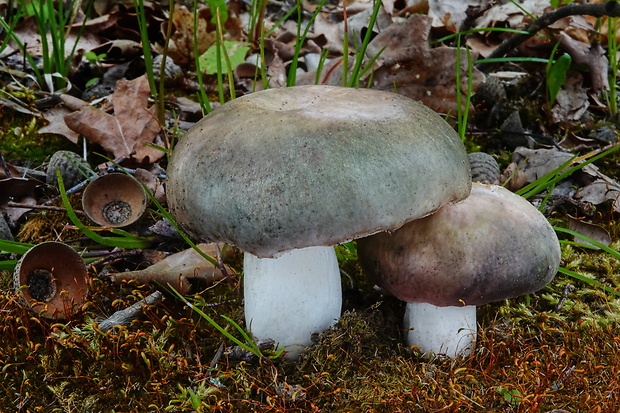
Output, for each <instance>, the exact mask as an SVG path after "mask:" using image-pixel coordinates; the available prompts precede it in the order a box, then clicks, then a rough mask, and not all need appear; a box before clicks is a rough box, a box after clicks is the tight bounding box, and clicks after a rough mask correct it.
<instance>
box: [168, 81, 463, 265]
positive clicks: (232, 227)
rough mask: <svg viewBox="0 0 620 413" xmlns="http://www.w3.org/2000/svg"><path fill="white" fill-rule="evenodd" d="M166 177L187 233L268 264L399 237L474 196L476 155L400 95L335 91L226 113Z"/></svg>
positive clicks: (200, 131) (298, 94) (244, 100)
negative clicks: (382, 235) (307, 251)
mask: <svg viewBox="0 0 620 413" xmlns="http://www.w3.org/2000/svg"><path fill="white" fill-rule="evenodd" d="M167 173H168V179H167V185H166V188H167V199H168V205H169V207H170V211H171V213H172V215H173V216H174V217H175V219H176V220H177V222H178V223H179V224H180V225H181V227H182V228H183V229H184V230H185V231H187V232H188V233H190V235H192V236H193V237H194V238H196V239H199V240H203V241H218V242H226V243H228V244H232V245H235V246H237V247H238V248H240V249H242V250H244V251H246V252H250V253H252V254H254V255H257V256H258V257H262V258H265V257H272V256H274V255H275V254H277V253H279V252H283V251H287V250H291V249H295V248H304V247H310V246H330V245H335V244H338V243H341V242H345V241H349V240H351V239H355V238H358V237H362V236H366V235H369V234H373V233H375V232H378V231H385V230H391V229H395V228H398V227H400V226H402V225H403V224H404V223H406V222H408V221H410V220H412V219H416V218H419V217H422V216H425V215H427V214H429V213H432V212H433V211H435V210H436V209H438V208H439V207H440V206H441V205H443V204H445V203H448V202H454V201H456V200H458V199H463V198H465V197H466V196H467V195H468V194H469V191H470V186H471V174H470V170H469V163H468V160H467V154H466V152H465V148H464V146H463V144H462V142H461V140H460V139H459V136H458V135H457V133H456V132H455V131H454V130H453V129H452V128H451V127H450V125H448V124H447V123H446V122H445V121H444V120H443V119H442V118H441V117H440V116H439V115H437V114H436V113H434V112H433V111H432V110H430V109H428V108H426V107H425V106H424V105H422V104H421V103H418V102H415V101H413V100H411V99H409V98H406V97H403V96H400V95H397V94H394V93H389V92H383V91H377V90H370V89H351V88H342V87H331V86H299V87H290V88H281V89H269V90H265V91H261V92H256V93H252V94H250V95H246V96H243V97H241V98H238V99H235V100H233V101H230V102H228V103H226V104H225V105H223V106H221V107H219V108H217V109H216V110H214V111H213V112H212V113H211V114H209V115H207V116H206V117H204V118H203V119H202V120H201V121H199V122H198V123H197V124H196V125H195V126H194V127H192V128H191V129H190V130H189V131H188V132H187V134H186V135H185V137H184V138H183V139H182V140H181V142H180V143H179V144H178V145H177V146H176V147H175V149H174V152H173V155H172V158H171V161H170V164H169V166H168V172H167Z"/></svg>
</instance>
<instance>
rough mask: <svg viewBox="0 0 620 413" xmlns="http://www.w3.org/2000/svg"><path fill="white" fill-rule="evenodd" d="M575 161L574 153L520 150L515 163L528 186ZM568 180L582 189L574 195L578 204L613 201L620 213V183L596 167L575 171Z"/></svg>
mask: <svg viewBox="0 0 620 413" xmlns="http://www.w3.org/2000/svg"><path fill="white" fill-rule="evenodd" d="M573 157H574V155H573V154H571V153H568V152H561V151H558V150H556V149H535V150H534V149H528V148H517V149H516V150H515V151H514V153H513V156H512V159H513V162H515V163H516V164H517V165H518V168H519V171H520V173H521V174H522V176H523V177H525V178H526V179H525V180H526V182H533V181H535V180H536V179H538V178H540V177H542V176H544V175H546V174H547V173H549V172H551V171H553V170H555V169H557V168H558V167H559V166H560V165H562V164H563V163H565V162H566V161H568V160H570V159H572V158H573ZM567 180H569V181H570V182H571V183H572V185H573V186H576V187H577V188H580V189H579V190H578V191H577V192H576V193H575V195H574V201H575V203H579V202H582V203H590V204H592V205H600V204H602V203H603V202H605V201H612V203H613V208H614V210H615V211H618V212H620V202H618V200H619V199H620V183H618V182H617V181H616V180H614V179H612V178H610V177H608V176H607V175H605V174H603V173H601V172H600V171H599V169H598V168H597V167H596V166H594V165H592V164H589V165H586V166H584V167H583V168H581V169H579V170H578V171H575V172H574V173H573V174H572V175H570V176H569V177H568V178H567Z"/></svg>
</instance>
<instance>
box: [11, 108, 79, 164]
mask: <svg viewBox="0 0 620 413" xmlns="http://www.w3.org/2000/svg"><path fill="white" fill-rule="evenodd" d="M41 127H43V121H42V120H41V119H40V118H34V117H31V116H24V115H18V114H16V115H14V116H10V117H9V116H3V115H0V136H1V137H2V154H3V156H4V159H5V160H6V161H10V162H15V163H17V164H20V165H23V164H27V165H29V166H39V165H41V164H42V163H44V162H45V161H46V160H47V159H48V158H49V157H50V156H51V155H52V154H53V153H54V152H56V151H59V150H73V151H75V150H76V145H75V144H73V143H72V142H70V141H68V140H67V139H66V138H64V137H62V136H55V135H41V134H39V133H38V130H39V129H40V128H41Z"/></svg>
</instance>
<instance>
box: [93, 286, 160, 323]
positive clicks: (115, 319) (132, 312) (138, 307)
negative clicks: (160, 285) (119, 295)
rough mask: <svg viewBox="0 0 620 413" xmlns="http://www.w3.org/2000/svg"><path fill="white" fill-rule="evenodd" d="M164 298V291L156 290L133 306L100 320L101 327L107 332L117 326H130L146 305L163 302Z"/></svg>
mask: <svg viewBox="0 0 620 413" xmlns="http://www.w3.org/2000/svg"><path fill="white" fill-rule="evenodd" d="M162 298H163V295H162V293H161V292H160V291H155V292H154V293H153V294H150V295H149V296H147V297H146V298H145V299H144V300H141V301H138V302H137V303H135V304H134V305H132V306H131V307H127V308H125V309H124V310H119V311H117V312H115V313H114V314H112V315H111V316H110V317H108V318H106V319H105V320H102V321H100V322H99V329H100V330H101V331H103V332H104V333H105V332H107V331H109V330H111V329H112V328H113V327H115V326H128V325H129V324H131V322H132V321H133V320H135V319H136V318H138V316H139V315H140V312H141V311H142V309H143V308H144V307H146V306H147V305H157V304H159V303H161V301H162Z"/></svg>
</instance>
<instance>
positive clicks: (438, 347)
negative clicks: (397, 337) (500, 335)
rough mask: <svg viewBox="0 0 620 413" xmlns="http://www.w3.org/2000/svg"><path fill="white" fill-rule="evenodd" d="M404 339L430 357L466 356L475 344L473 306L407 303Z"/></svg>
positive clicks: (475, 331) (474, 314) (474, 311)
mask: <svg viewBox="0 0 620 413" xmlns="http://www.w3.org/2000/svg"><path fill="white" fill-rule="evenodd" d="M404 327H405V330H407V332H406V334H407V337H406V342H407V345H408V346H410V347H411V346H416V347H419V348H420V351H421V352H422V353H424V354H426V357H430V355H431V353H434V354H435V355H445V356H447V357H451V358H457V357H467V356H469V355H470V354H471V353H472V352H473V351H474V347H475V345H476V336H477V327H476V306H474V305H467V306H463V307H437V306H435V305H433V304H428V303H407V309H406V311H405V321H404Z"/></svg>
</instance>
